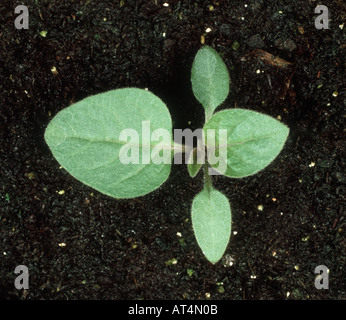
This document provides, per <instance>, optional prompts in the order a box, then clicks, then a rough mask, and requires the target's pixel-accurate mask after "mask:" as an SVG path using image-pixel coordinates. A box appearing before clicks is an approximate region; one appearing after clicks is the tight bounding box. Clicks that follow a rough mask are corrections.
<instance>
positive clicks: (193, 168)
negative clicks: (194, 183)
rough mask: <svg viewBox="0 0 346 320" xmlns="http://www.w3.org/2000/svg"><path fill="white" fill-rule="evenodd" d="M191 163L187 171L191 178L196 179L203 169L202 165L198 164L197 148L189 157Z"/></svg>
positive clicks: (188, 164)
mask: <svg viewBox="0 0 346 320" xmlns="http://www.w3.org/2000/svg"><path fill="white" fill-rule="evenodd" d="M189 158H190V159H189V160H190V162H191V163H189V162H188V163H187V171H188V172H189V175H190V177H191V178H194V177H195V176H196V175H197V173H198V172H199V170H200V169H201V167H202V164H201V163H197V160H198V159H197V148H194V149H193V150H192V152H191V153H190V155H189Z"/></svg>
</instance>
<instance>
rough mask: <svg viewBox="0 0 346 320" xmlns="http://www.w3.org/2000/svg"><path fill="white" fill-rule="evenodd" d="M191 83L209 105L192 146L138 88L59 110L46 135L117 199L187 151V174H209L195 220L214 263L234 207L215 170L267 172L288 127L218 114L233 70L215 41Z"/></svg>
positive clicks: (248, 114)
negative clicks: (217, 184) (215, 177)
mask: <svg viewBox="0 0 346 320" xmlns="http://www.w3.org/2000/svg"><path fill="white" fill-rule="evenodd" d="M191 82H192V90H193V93H194V95H195V97H196V98H197V100H198V101H199V102H200V103H201V104H202V106H203V108H204V111H205V124H204V126H203V129H201V130H200V133H201V134H200V136H199V139H198V142H202V143H200V144H199V145H198V146H197V148H194V149H193V150H192V149H191V148H188V147H187V146H186V145H185V146H183V145H182V144H181V143H177V142H176V141H174V140H173V138H172V120H171V116H170V113H169V111H168V109H167V107H166V105H165V104H164V103H163V102H162V101H161V100H160V99H159V98H158V97H157V96H155V95H154V94H153V93H151V92H149V91H147V90H142V89H138V88H123V89H118V90H112V91H108V92H105V93H102V94H98V95H95V96H91V97H88V98H86V99H84V100H81V101H79V102H77V103H75V104H73V105H71V106H70V107H68V108H66V109H64V110H62V111H60V112H59V113H58V114H57V115H56V116H55V117H54V118H53V119H52V121H51V122H50V123H49V125H48V127H47V129H46V132H45V140H46V142H47V144H48V146H49V148H50V149H51V151H52V153H53V155H54V157H55V158H56V159H57V160H58V162H59V163H60V164H61V165H62V166H63V167H64V168H65V169H66V170H67V171H68V172H69V173H70V174H71V175H72V176H74V177H75V178H76V179H78V180H80V181H81V182H83V183H85V184H86V185H88V186H90V187H92V188H94V189H96V190H98V191H100V192H102V193H104V194H106V195H109V196H111V197H114V198H117V199H120V198H133V197H139V196H143V195H145V194H148V193H150V192H151V191H153V190H155V189H157V188H159V187H160V186H161V185H162V184H163V183H164V182H165V181H166V179H167V178H168V176H169V174H170V170H171V163H172V160H173V159H174V156H175V155H176V154H177V153H179V152H180V153H181V152H184V151H185V152H186V151H189V154H188V156H187V157H186V158H187V159H188V161H189V162H190V163H188V165H187V166H188V172H189V174H190V176H191V177H195V176H196V175H197V173H198V172H199V170H200V169H201V168H203V174H204V187H203V189H202V191H200V193H198V194H197V195H196V196H195V198H194V199H193V202H192V208H191V217H192V218H191V220H192V226H193V230H194V233H195V236H196V239H197V243H198V245H199V246H200V248H201V249H202V251H203V253H204V255H205V257H206V258H207V259H208V260H209V261H210V262H211V263H216V262H217V261H219V260H220V259H221V257H222V256H223V254H224V252H225V250H226V247H227V244H228V242H229V238H230V234H231V207H230V203H229V201H228V199H227V198H226V196H225V195H223V194H222V193H221V192H220V191H218V190H216V189H215V188H214V187H213V184H212V176H213V175H214V174H223V175H225V176H227V177H231V178H241V177H246V176H249V175H252V174H255V173H256V172H258V171H259V170H262V169H263V168H265V167H266V166H267V165H268V164H269V163H271V162H272V161H273V160H274V159H275V158H276V156H277V155H278V154H279V152H280V151H281V149H282V147H283V145H284V143H285V141H286V139H287V136H288V133H289V129H288V128H287V127H286V126H285V125H283V124H282V123H280V122H279V121H277V120H276V119H274V118H272V117H269V116H267V115H264V114H261V113H258V112H254V111H251V110H246V109H226V110H223V111H220V112H216V113H215V109H216V108H217V107H218V106H220V104H222V103H223V102H224V101H225V99H226V97H227V96H228V93H229V74H228V71H227V68H226V65H225V64H224V62H223V61H222V59H221V57H220V56H219V55H218V53H217V52H216V51H215V50H214V49H212V48H211V47H208V46H204V47H202V48H201V49H200V50H199V51H198V52H197V55H196V57H195V59H194V62H193V65H192V72H191ZM205 151H206V152H205ZM200 155H202V157H201V156H200ZM201 159H202V161H201Z"/></svg>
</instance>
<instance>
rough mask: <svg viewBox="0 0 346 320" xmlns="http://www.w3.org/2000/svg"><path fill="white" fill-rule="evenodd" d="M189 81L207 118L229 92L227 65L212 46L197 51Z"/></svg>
mask: <svg viewBox="0 0 346 320" xmlns="http://www.w3.org/2000/svg"><path fill="white" fill-rule="evenodd" d="M191 83H192V90H193V93H194V95H195V97H196V98H197V100H198V101H199V102H200V103H201V104H202V105H203V107H204V109H205V114H206V119H207V120H208V119H209V118H210V117H211V115H212V114H213V112H214V110H215V109H216V108H217V107H218V106H219V105H220V104H221V103H222V102H223V101H224V100H225V99H226V98H227V96H228V92H229V74H228V70H227V67H226V65H225V63H224V62H223V60H222V59H221V57H220V56H219V54H218V53H217V52H216V51H215V50H214V49H213V48H211V47H209V46H204V47H202V48H201V49H200V50H199V51H198V52H197V54H196V56H195V59H194V61H193V64H192V70H191Z"/></svg>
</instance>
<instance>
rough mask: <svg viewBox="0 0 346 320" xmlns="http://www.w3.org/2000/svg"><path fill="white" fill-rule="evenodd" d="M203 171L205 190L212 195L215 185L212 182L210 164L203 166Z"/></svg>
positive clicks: (206, 163)
mask: <svg viewBox="0 0 346 320" xmlns="http://www.w3.org/2000/svg"><path fill="white" fill-rule="evenodd" d="M203 171H204V188H205V189H207V190H208V193H209V194H210V192H211V190H212V189H213V184H212V180H211V176H210V174H209V166H208V162H207V161H205V163H204V164H203Z"/></svg>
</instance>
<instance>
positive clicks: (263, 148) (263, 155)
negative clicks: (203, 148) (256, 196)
mask: <svg viewBox="0 0 346 320" xmlns="http://www.w3.org/2000/svg"><path fill="white" fill-rule="evenodd" d="M210 129H214V130H215V132H216V144H215V148H216V150H213V148H209V146H210V145H211V144H209V142H208V141H207V142H206V144H207V147H208V149H209V151H210V152H213V153H214V152H215V151H216V154H217V155H216V158H215V159H217V157H218V158H219V159H218V160H219V161H218V162H216V163H215V164H211V165H212V167H213V168H214V169H216V171H218V169H217V167H218V166H220V163H222V164H224V167H225V168H226V171H225V172H220V173H222V174H224V175H226V176H228V177H233V178H241V177H245V176H249V175H252V174H254V173H256V172H258V171H259V170H262V169H263V168H265V167H266V166H267V165H268V164H270V163H271V162H272V161H273V160H274V159H275V158H276V156H277V155H278V154H279V153H280V151H281V150H282V148H283V146H284V144H285V141H286V139H287V137H288V134H289V129H288V127H287V126H285V125H284V124H282V123H281V122H279V121H278V120H276V119H274V118H272V117H270V116H267V115H265V114H262V113H259V112H255V111H251V110H245V109H229V110H223V111H220V112H217V113H215V114H214V115H213V116H212V118H211V119H210V120H209V121H208V122H207V123H206V125H205V126H204V131H205V135H206V137H207V134H208V133H207V132H208V131H209V130H210ZM220 129H227V141H225V140H223V139H220V136H221V135H219V134H218V130H220ZM210 132H212V131H210ZM210 141H212V140H210ZM221 167H223V166H221Z"/></svg>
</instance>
